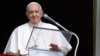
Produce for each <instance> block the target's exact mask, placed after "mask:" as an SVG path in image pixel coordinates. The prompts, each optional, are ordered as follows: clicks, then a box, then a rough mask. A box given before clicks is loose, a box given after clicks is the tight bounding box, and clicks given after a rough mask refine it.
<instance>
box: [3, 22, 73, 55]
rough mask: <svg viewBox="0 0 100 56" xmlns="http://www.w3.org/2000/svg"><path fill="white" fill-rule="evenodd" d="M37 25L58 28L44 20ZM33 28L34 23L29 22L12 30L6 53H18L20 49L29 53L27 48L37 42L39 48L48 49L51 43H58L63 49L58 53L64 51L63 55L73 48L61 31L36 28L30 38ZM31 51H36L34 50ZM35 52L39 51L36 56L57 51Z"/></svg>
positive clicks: (22, 52) (23, 52)
mask: <svg viewBox="0 0 100 56" xmlns="http://www.w3.org/2000/svg"><path fill="white" fill-rule="evenodd" d="M37 27H42V28H49V29H56V30H58V28H57V27H56V26H54V25H52V24H49V23H44V22H42V21H41V22H40V23H39V24H38V26H37ZM32 28H33V25H32V24H31V23H29V22H28V23H25V24H23V25H20V26H18V27H17V28H15V30H14V31H13V32H12V34H11V36H10V38H9V41H8V43H7V46H6V48H5V50H4V54H5V53H7V52H12V53H17V52H18V50H19V51H20V54H22V55H24V54H29V51H28V50H27V48H31V47H33V46H34V45H35V44H36V45H37V47H36V48H37V49H41V50H48V51H49V48H50V44H51V43H53V44H57V45H58V47H59V48H60V49H61V52H58V53H62V54H63V55H65V54H67V53H68V51H70V50H71V49H72V47H71V45H70V44H69V43H68V41H67V40H66V39H65V37H64V36H63V35H62V34H61V33H60V32H54V31H47V30H42V29H38V30H37V29H35V30H34V31H33V33H32V36H31V38H30V34H31V32H32ZM26 47H27V48H26ZM31 51H32V52H34V50H31ZM34 53H37V54H36V55H35V56H54V55H53V54H54V53H56V52H51V53H49V52H46V51H43V52H41V51H38V50H35V52H34ZM26 56H27V55H26ZM55 56H56V55H55Z"/></svg>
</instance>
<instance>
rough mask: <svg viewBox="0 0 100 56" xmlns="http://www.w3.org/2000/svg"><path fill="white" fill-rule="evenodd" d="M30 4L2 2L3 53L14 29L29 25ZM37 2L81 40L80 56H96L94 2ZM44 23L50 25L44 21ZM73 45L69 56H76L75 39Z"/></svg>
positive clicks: (0, 37)
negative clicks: (27, 12) (24, 24)
mask: <svg viewBox="0 0 100 56" xmlns="http://www.w3.org/2000/svg"><path fill="white" fill-rule="evenodd" d="M31 1H32V0H31ZM31 1H24V0H21V1H2V2H0V4H1V5H0V33H1V34H0V53H3V51H4V48H5V46H6V43H7V41H8V39H9V36H10V34H11V32H12V31H13V29H14V28H15V27H17V26H18V25H21V24H23V23H26V22H27V21H28V19H27V18H26V16H25V6H26V5H27V4H28V3H29V2H31ZM36 1H37V2H39V3H40V4H41V5H42V7H43V10H44V12H45V13H47V14H48V15H49V16H51V17H52V18H53V19H54V20H56V21H57V22H59V23H60V24H62V25H63V26H64V27H66V28H67V29H69V30H71V31H73V32H75V33H76V34H77V35H78V36H79V39H80V45H79V49H78V52H77V56H93V13H92V4H93V2H92V0H91V1H90V0H86V1H85V0H84V1H82V0H79V1H77V0H75V1H74V0H70V1H63V0H59V1H47V0H36ZM43 21H46V22H48V21H47V20H45V19H43ZM70 43H71V45H72V46H73V49H72V51H71V52H69V53H68V56H73V55H74V48H75V45H76V38H75V37H74V36H73V37H72V40H71V42H70Z"/></svg>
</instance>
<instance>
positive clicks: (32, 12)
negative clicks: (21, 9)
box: [26, 4, 43, 24]
mask: <svg viewBox="0 0 100 56" xmlns="http://www.w3.org/2000/svg"><path fill="white" fill-rule="evenodd" d="M42 14H43V11H42V10H41V9H40V7H39V5H38V4H34V5H30V6H28V7H27V10H26V16H27V18H28V19H29V20H30V22H31V23H33V24H38V23H39V22H40V20H41V17H42Z"/></svg>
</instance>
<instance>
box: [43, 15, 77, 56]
mask: <svg viewBox="0 0 100 56" xmlns="http://www.w3.org/2000/svg"><path fill="white" fill-rule="evenodd" d="M43 17H44V18H45V19H47V20H49V21H51V22H53V23H54V24H56V25H57V26H59V27H61V28H62V29H64V30H65V31H67V32H68V31H69V30H67V29H66V28H65V27H63V26H62V25H61V24H59V23H58V22H56V21H55V20H53V19H52V18H51V17H49V16H48V15H47V14H44V15H43ZM69 32H70V33H71V34H72V35H74V36H75V37H76V39H77V45H76V48H75V52H74V56H76V53H77V49H78V46H79V38H78V36H77V35H76V34H75V33H74V32H71V31H69Z"/></svg>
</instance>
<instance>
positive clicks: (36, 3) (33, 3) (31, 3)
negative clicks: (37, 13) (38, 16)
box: [26, 2, 43, 11]
mask: <svg viewBox="0 0 100 56" xmlns="http://www.w3.org/2000/svg"><path fill="white" fill-rule="evenodd" d="M31 5H38V6H39V8H40V10H41V11H43V10H42V7H41V5H40V4H39V3H38V2H30V3H29V4H28V5H27V6H26V10H27V8H28V7H29V6H31Z"/></svg>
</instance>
